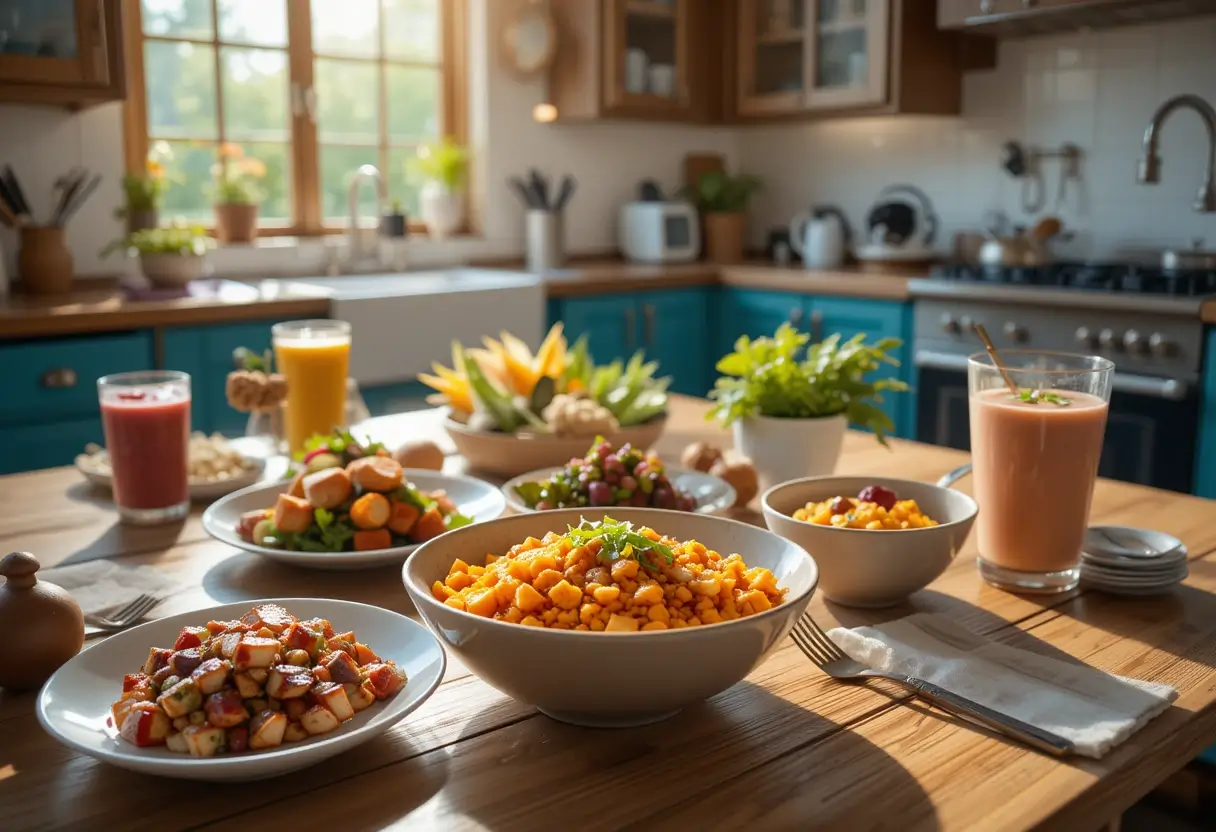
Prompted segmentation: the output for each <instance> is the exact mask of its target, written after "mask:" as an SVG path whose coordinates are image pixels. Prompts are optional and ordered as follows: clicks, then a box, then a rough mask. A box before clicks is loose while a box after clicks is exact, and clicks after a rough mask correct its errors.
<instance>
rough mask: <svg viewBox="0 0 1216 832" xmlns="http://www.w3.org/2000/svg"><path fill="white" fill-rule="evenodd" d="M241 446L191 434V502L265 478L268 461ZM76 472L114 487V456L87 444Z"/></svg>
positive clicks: (107, 486)
mask: <svg viewBox="0 0 1216 832" xmlns="http://www.w3.org/2000/svg"><path fill="white" fill-rule="evenodd" d="M240 445H241V440H240V439H236V440H228V439H225V438H224V437H223V436H221V435H220V434H218V433H213V434H211V435H210V436H208V435H207V434H205V433H202V432H200V431H195V432H194V433H192V434H190V442H189V445H188V446H187V454H188V456H187V459H188V461H187V466H188V467H187V474H188V476H189V478H190V499H192V500H199V501H208V500H214V499H217V498H219V497H223V496H224V495H225V494H231V493H232V492H233V491H237V490H238V489H241V488H245V487H246V486H249V485H253V484H254V483H255V482H257V481H258V480H260V479H261V478H262V473H263V471H264V470H265V468H266V460H265V459H264V458H262V457H259V456H255V455H253V454H251V453H244V452H242V449H241V447H240ZM76 469H77V470H78V471H80V473H81V474H83V475H84V477H85V479H87V480H88V481H89V482H91V483H93V484H94V485H98V486H101V487H103V488H110V487H111V479H112V473H111V470H110V457H109V455H108V454H107V453H106V449H105V448H103V447H101V446H100V445H97V444H94V443H89V444H88V445H86V446H85V449H84V453H82V454H80V455H79V456H77V457H76Z"/></svg>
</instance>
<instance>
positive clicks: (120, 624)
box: [84, 594, 160, 630]
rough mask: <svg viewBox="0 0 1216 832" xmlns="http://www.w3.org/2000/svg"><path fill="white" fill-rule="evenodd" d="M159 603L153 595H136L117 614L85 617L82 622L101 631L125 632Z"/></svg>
mask: <svg viewBox="0 0 1216 832" xmlns="http://www.w3.org/2000/svg"><path fill="white" fill-rule="evenodd" d="M159 603H160V599H159V598H157V597H155V596H153V595H147V594H144V595H138V596H136V597H135V599H134V600H132V601H131V603H129V604H127V605H126V606H125V607H123V608H122V609H120V610H119V611H118V612H115V613H111V614H110V615H109V616H108V617H106V616H100V615H86V616H85V617H84V620H85V622H87V623H88V624H89V625H91V626H93V627H97V628H99V629H102V630H125V629H126V628H127V627H130V626H131V625H132V624H134V623H135V622H137V621H139V620H140V619H141V618H143V617H144V616H145V615H147V614H148V613H149V612H151V611H152V608H153V607H155V606H156V605H157V604H159Z"/></svg>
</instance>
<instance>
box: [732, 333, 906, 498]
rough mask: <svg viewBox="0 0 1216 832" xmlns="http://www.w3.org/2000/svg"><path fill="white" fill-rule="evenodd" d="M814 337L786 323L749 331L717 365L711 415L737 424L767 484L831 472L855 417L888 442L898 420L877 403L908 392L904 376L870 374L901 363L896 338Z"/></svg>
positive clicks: (742, 445)
mask: <svg viewBox="0 0 1216 832" xmlns="http://www.w3.org/2000/svg"><path fill="white" fill-rule="evenodd" d="M810 340H811V339H810V336H809V335H807V334H806V333H803V332H799V331H798V330H796V329H795V328H794V327H793V326H791V325H790V324H788V323H786V324H782V325H781V326H780V327H778V329H777V332H776V334H775V335H773V336H772V337H764V338H756V339H751V338H748V337H747V336H743V337H742V338H740V339H739V340H738V341H736V342H735V350H734V352H732V353H730V354H728V355H726V356H724V357H723V358H722V359H721V360H720V361H719V362H718V365H717V369H718V372H719V373H721V374H722V375H721V377H720V378H718V380H717V382H716V383H715V385H714V389H713V391H711V392H710V394H709V395H710V398H711V399H713V400H714V407H713V409H712V410H711V411H710V416H709V418H716V419H718V420H719V421H721V422H722V423H723V424H728V425H731V426H732V428H733V430H734V436H735V447H736V448H737V449H738V450H739V452H740V453H742V454H743V455H744V456H746V457H748V458H750V459H751V460H752V462H753V463H754V464H755V466H756V473H757V474H758V475H759V477H760V482H761V485H762V487H765V488H768V487H770V486H773V485H776V484H777V483H781V482H786V481H788V480H792V479H797V478H799V477H810V476H819V475H822V474H831V473H832V472H833V471H834V470H835V468H836V461H837V460H838V459H839V457H840V448H841V444H842V442H843V441H844V432H845V428H846V427H847V426H848V423H849V422H852V423H854V424H856V425H860V426H862V427H866V428H869V429H871V430H872V431H874V434H875V436H876V437H877V438H878V441H879V442H880V443H882V444H884V445H885V444H886V434H887V433H888V432H890V431H891V430H893V429H894V425H893V424H892V423H891V419H890V417H889V416H887V414H886V413H884V412H883V411H882V410H880V409H878V407H877V406H876V405H877V404H879V403H881V402H882V394H883V392H885V391H888V390H889V391H892V392H895V391H903V390H907V389H908V385H907V384H905V383H904V382H902V381H899V380H898V379H890V378H879V379H875V378H871V377H870V374H871V373H872V372H873V371H874V370H876V369H878V368H879V367H880V366H882V365H884V364H885V365H892V366H898V364H899V362H898V361H896V360H895V359H894V358H892V357H891V355H890V352H891V350H893V349H896V348H897V347H899V345H900V344H901V341H900V340H899V339H898V338H883V339H881V340H879V341H877V342H875V343H873V344H867V343H866V342H865V335H864V334H859V335H855V336H853V337H852V338H850V339H848V340H847V341H843V342H842V341H841V340H840V336H839V335H830V336H828V337H827V338H825V339H824V340H822V341H820V342H819V343H817V344H809V342H810Z"/></svg>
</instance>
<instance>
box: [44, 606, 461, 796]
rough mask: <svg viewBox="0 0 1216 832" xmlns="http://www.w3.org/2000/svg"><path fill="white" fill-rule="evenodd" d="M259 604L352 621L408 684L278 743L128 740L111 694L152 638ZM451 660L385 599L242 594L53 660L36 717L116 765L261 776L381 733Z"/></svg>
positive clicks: (169, 639) (163, 772) (176, 773)
mask: <svg viewBox="0 0 1216 832" xmlns="http://www.w3.org/2000/svg"><path fill="white" fill-rule="evenodd" d="M254 604H278V605H280V606H282V607H284V608H286V609H287V610H289V611H290V612H292V613H293V614H295V615H296V616H297V617H300V618H301V619H303V618H309V617H316V618H324V619H327V620H329V621H331V622H333V623H334V624H335V625H336V626H340V627H342V628H343V629H348V630H353V631H354V632H355V633H357V634H358V637H359V638H360V639H363V640H365V641H366V642H367V643H368V644H371V645H374V646H375V647H376V649H377V651H378V652H379V653H380V655H381V656H382V657H383V658H384V659H387V660H391V661H393V662H394V663H396V665H397V666H398V667H400V668H401V669H402V670H403V671H405V674H406V676H407V681H406V683H405V686H404V687H403V688H401V689H400V690H399V691H397V692H396V693H395V694H394V695H393V696H392V697H391V698H389V699H386V700H384V701H382V702H376V703H374V704H373V705H371V706H370V707H368V708H367V709H366V710H363V711H360V712H358V713H356V714H355V715H354V716H353V717H352V718H350V719H348V720H347V721H346V722H344V723H342V724H341V726H340V727H338V728H336V729H334V730H333V731H330V732H329V733H325V734H321V735H318V736H313V737H309V738H307V739H303V740H301V741H299V742H292V743H283V744H282V745H279V746H277V747H274V748H267V749H262V750H250V751H243V752H240V753H226V754H218V755H216V756H213V757H191V756H186V755H184V754H177V753H174V752H172V751H170V750H169V749H168V748H166V747H165V746H164V745H158V746H147V747H139V746H136V745H132V744H130V743H128V742H127V741H126V740H124V739H122V738H120V737H119V736H118V731H117V730H116V728H115V727H114V725H113V724H112V722H113V720H112V718H111V704H112V703H113V702H114V700H115V699H117V698H118V697H119V695H120V693H121V692H122V690H123V677H124V675H126V674H129V673H133V672H134V671H136V670H138V669H139V668H140V667H141V666H142V665H143V664H144V662H145V660H146V659H147V657H148V651H149V648H150V647H166V646H170V645H172V644H173V643H174V640H175V639H176V638H177V637H178V635H179V632H180V631H181V630H182V628H183V627H189V626H192V625H198V624H199V623H200V622H203V623H205V622H207V621H208V620H219V621H223V620H229V619H237V618H240V617H241V616H242V614H244V613H245V612H246V611H247V610H249V608H250V607H251V606H252V605H254ZM446 664H447V659H446V656H445V655H444V651H443V648H442V647H441V646H440V645H439V642H438V641H437V640H436V639H435V636H433V635H432V634H431V633H430V632H429V631H428V630H427V629H426V628H425V627H424V626H422V625H421V624H419V623H417V622H415V621H412V620H410V619H409V618H407V617H405V616H404V615H401V614H399V613H395V612H391V611H389V610H385V609H381V608H380V607H373V606H368V605H366V604H356V603H352V602H350V601H337V600H329V599H317V598H286V599H268V600H266V601H256V602H253V601H241V602H239V603H235V604H225V605H223V606H218V607H212V608H209V609H203V610H194V611H193V612H188V613H182V614H180V615H174V616H169V617H167V618H161V619H158V620H156V621H150V622H148V623H147V624H143V625H141V626H139V627H134V628H132V629H130V630H124V631H122V632H119V633H115V634H114V635H112V636H110V637H109V638H107V639H105V640H104V641H101V642H99V643H98V644H97V645H96V646H94V647H90V648H89V649H87V650H84V651H83V652H81V653H79V654H78V655H76V656H75V657H74V658H72V659H71V661H69V662H68V663H67V664H65V665H64V666H63V667H61V668H60V669H59V670H57V671H56V672H55V675H53V676H52V677H51V678H50V679H49V680H48V681H47V683H46V684H45V685H44V686H43V688H42V690H41V692H40V693H39V694H38V701H37V703H36V707H35V711H36V713H37V715H38V721H39V723H40V724H41V725H42V727H43V728H44V729H45V730H46V731H47V733H49V734H50V735H51V736H52V737H54V738H55V739H56V740H58V741H59V742H61V743H63V744H64V745H66V746H68V747H69V748H73V749H75V750H77V751H79V752H81V753H83V754H87V755H89V756H90V757H94V758H96V759H98V760H101V761H103V762H106V763H110V764H112V765H115V766H119V767H120V768H125V769H129V770H131V771H137V772H141V773H144V774H154V775H159V776H162V777H177V778H182V779H188V780H205V781H212V782H222V781H248V780H258V779H263V778H267V777H275V776H277V775H281V774H286V773H287V772H290V771H296V770H297V769H301V768H304V767H306V766H310V765H313V764H315V763H318V762H320V761H322V760H325V759H327V758H330V757H333V756H334V755H336V754H340V753H341V752H343V751H346V750H348V749H350V748H353V747H355V746H357V745H360V744H362V743H364V742H367V741H368V740H370V739H372V738H374V737H377V736H379V735H381V734H383V733H385V732H386V731H387V730H388V729H389V728H391V727H392V726H394V725H396V724H397V723H398V722H400V721H401V720H402V719H404V718H405V717H406V716H408V715H409V714H410V713H411V712H412V711H414V710H415V709H416V708H417V707H418V706H419V705H421V704H422V703H423V702H425V701H426V699H427V698H428V697H430V695H431V694H432V693H434V692H435V689H436V688H437V687H439V683H440V681H442V679H443V674H444V670H445V667H446Z"/></svg>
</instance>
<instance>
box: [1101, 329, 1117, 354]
mask: <svg viewBox="0 0 1216 832" xmlns="http://www.w3.org/2000/svg"><path fill="white" fill-rule="evenodd" d="M1098 346H1099V347H1101V348H1102V349H1104V350H1115V349H1118V348H1119V347H1121V346H1123V343H1122V342H1121V341H1119V339H1118V338H1116V337H1115V331H1114V330H1113V329H1104V330H1102V331H1101V332H1099V333H1098Z"/></svg>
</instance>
